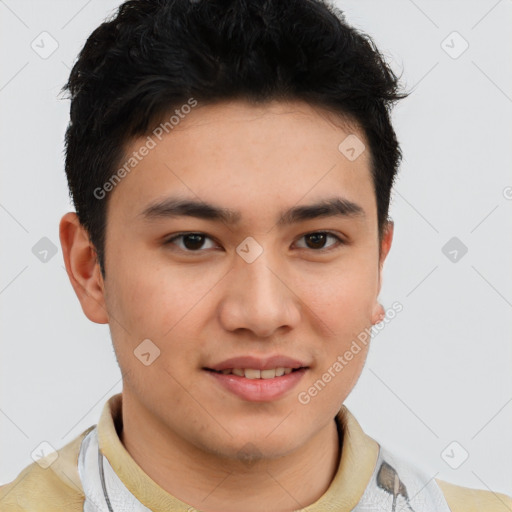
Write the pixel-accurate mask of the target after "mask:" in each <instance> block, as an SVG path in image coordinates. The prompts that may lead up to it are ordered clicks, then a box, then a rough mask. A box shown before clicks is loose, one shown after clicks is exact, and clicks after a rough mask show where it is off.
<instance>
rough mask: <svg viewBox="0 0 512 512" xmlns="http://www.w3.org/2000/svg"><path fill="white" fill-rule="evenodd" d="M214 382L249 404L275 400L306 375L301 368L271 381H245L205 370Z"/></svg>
mask: <svg viewBox="0 0 512 512" xmlns="http://www.w3.org/2000/svg"><path fill="white" fill-rule="evenodd" d="M205 371H206V372H207V373H209V374H210V375H211V376H212V377H214V378H215V380H216V381H217V382H218V383H219V384H220V385H221V386H223V387H224V389H227V390H228V391H231V392H232V393H233V394H235V395H237V396H238V397H240V398H241V399H242V400H247V401H249V402H268V401H271V400H277V399H278V398H281V397H282V396H283V395H285V394H286V393H287V392H288V391H290V390H291V389H293V388H294V387H295V386H296V385H297V384H298V382H299V381H300V380H301V379H302V376H303V375H304V374H305V373H306V371H307V368H301V369H300V370H297V371H295V372H291V373H289V374H287V375H283V376H281V377H274V378H272V379H247V378H246V377H239V376H238V375H233V374H228V375H224V374H223V373H217V372H214V371H210V370H205Z"/></svg>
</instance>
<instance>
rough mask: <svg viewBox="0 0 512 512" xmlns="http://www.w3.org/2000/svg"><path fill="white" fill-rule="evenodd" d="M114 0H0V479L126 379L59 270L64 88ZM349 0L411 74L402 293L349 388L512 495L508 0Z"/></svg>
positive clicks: (398, 117)
mask: <svg viewBox="0 0 512 512" xmlns="http://www.w3.org/2000/svg"><path fill="white" fill-rule="evenodd" d="M119 3H120V2H118V1H99V0H89V1H88V2H87V1H82V0H80V1H75V0H73V1H69V0H66V1H64V0H62V1H55V0H54V1H45V2H42V1H26V0H0V59H1V60H0V62H1V66H0V109H1V113H2V115H1V117H0V143H1V147H2V151H1V180H2V186H1V192H0V229H1V236H2V251H1V252H0V268H1V272H0V308H1V311H0V314H1V333H2V338H1V339H2V346H1V347H2V348H1V359H0V365H1V367H0V375H1V402H0V430H1V434H2V435H1V436H0V445H1V456H0V460H1V461H2V464H1V469H0V482H1V483H5V482H7V481H10V480H12V479H14V478H15V477H16V475H17V474H18V473H19V472H20V471H21V470H22V469H23V468H24V467H25V466H26V465H28V464H29V463H31V462H32V459H31V453H32V452H33V450H34V449H35V448H36V447H37V446H38V445H39V444H40V443H41V442H42V441H47V442H49V443H50V444H51V445H53V446H54V447H56V448H60V447H61V446H63V445H64V444H65V443H67V442H69V441H70V440H72V439H73V438H75V437H76V436H78V435H79V434H80V433H81V432H82V431H83V430H85V429H86V428H87V427H89V426H90V425H93V424H94V423H96V422H97V420H98V417H99V414H100V412H101V409H102V406H103V404H104V402H105V401H106V400H107V398H108V397H109V396H111V395H112V394H114V393H117V392H119V391H121V380H120V371H119V369H118V367H117V364H116V361H115V357H114V353H113V349H112V346H111V341H110V336H109V331H108V326H106V325H96V324H93V323H91V322H90V321H89V320H87V318H86V317H85V316H84V314H83V313H82V310H81V308H80V305H79V302H78V300H77V299H76V297H75V295H74V292H73V290H72V288H71V285H70V283H69V281H68V277H67V275H66V272H65V270H64V264H63V259H62V253H61V250H60V244H59V238H58V223H59V220H60V217H61V216H62V215H63V214H64V213H65V212H66V211H69V210H72V206H71V204H70V203H69V201H68V192H67V187H66V181H65V175H64V170H63V136H64V130H65V127H66V124H67V121H68V108H69V102H68V101H67V100H64V99H58V98H57V96H58V93H59V90H60V88H61V86H62V85H63V84H64V82H65V80H66V78H67V75H68V74H69V70H70V67H71V65H72V63H73V62H74V59H75V57H76V55H77V53H78V51H79V50H80V49H81V47H82V46H83V44H84V42H85V40H86V38H87V36H88V35H89V34H90V32H91V31H92V30H93V29H94V28H95V27H96V26H97V25H98V24H99V23H100V22H101V21H103V19H104V18H105V17H106V16H107V15H109V14H110V13H111V12H112V10H113V9H114V8H115V7H116V6H117V5H118V4H119ZM337 5H339V6H340V7H341V8H342V9H343V10H344V11H345V12H346V15H347V19H348V21H349V22H350V23H351V24H353V25H355V26H357V27H359V28H361V29H362V30H363V31H365V32H367V33H369V34H370V35H371V36H373V37H374V39H375V41H376V43H377V45H378V46H379V48H380V49H381V51H383V53H384V54H385V55H386V57H387V58H388V59H389V61H390V62H391V63H392V66H393V69H394V70H395V71H397V72H398V73H400V72H402V70H403V81H404V83H405V85H406V87H407V88H408V89H409V90H410V89H414V92H413V94H412V95H411V97H410V98H408V99H406V100H404V101H403V102H402V104H400V105H399V106H398V107H397V109H396V110H395V113H394V120H395V126H396V130H397V134H398V137H399V139H400V141H401V144H402V148H403V152H404V161H403V165H402V168H401V171H400V174H399V178H398V182H397V186H396V190H395V193H394V196H393V202H392V207H391V216H392V217H393V219H394V221H395V238H394V243H393V247H392V250H391V253H390V255H389V257H388V261H387V264H386V267H385V272H384V285H383V290H382V293H381V299H382V302H383V303H384V305H385V306H386V308H387V307H390V306H391V304H392V303H393V302H394V301H399V302H401V303H402V304H403V307H404V309H403V311H402V312H401V313H400V314H399V315H397V317H396V318H395V319H394V320H393V321H392V322H390V323H389V324H387V325H386V327H385V329H383V330H382V331H381V332H380V333H379V334H378V335H377V336H376V337H375V339H374V342H373V348H372V350H371V353H370V357H369V360H368V363H367V366H366V368H365V371H364V372H363V375H362V377H361V379H360V381H359V383H358V385H357V386H356V388H355V390H354V391H353V393H352V394H351V396H350V397H349V399H348V400H347V402H346V403H347V405H348V407H349V408H350V409H351V411H352V412H353V413H354V415H355V416H356V418H357V419H358V421H359V422H360V423H361V424H362V426H363V428H364V429H365V430H366V432H367V433H368V434H369V435H371V436H372V437H374V438H375V439H376V440H377V441H378V442H380V443H381V444H382V445H383V446H385V447H387V448H388V449H390V450H392V451H394V452H395V453H396V454H397V455H400V456H403V457H405V458H406V459H408V460H409V461H411V462H413V463H414V464H415V465H416V466H418V467H420V468H421V469H423V470H424V471H425V472H427V474H428V475H429V476H432V477H436V478H441V479H444V480H448V481H451V482H453V483H456V484H460V485H465V486H469V487H476V488H481V489H492V490H495V491H499V492H505V493H508V494H512V463H511V460H512V436H510V431H511V426H512V376H511V375H512V372H511V369H512V368H511V367H512V363H511V361H512V348H511V342H510V341H511V332H512V325H511V321H510V320H511V308H512V271H511V255H512V200H511V199H512V175H511V172H510V169H511V163H512V162H511V161H512V151H511V141H512V133H511V132H512V123H511V122H510V115H511V113H512V85H511V84H512V68H511V65H510V62H512V39H511V38H510V27H511V26H512V1H511V0H500V1H496V0H481V1H468V0H463V1H462V0H461V1H441V0H439V1H426V0H415V1H412V0H393V1H389V0H387V1H386V2H383V1H370V0H351V1H348V0H347V1H344V0H343V1H340V2H337ZM44 31H46V32H48V33H49V34H50V35H51V38H52V39H54V40H55V41H56V42H57V43H58V48H57V49H56V50H55V51H54V53H52V54H51V55H50V56H46V55H45V57H47V58H42V57H41V56H40V55H39V54H38V53H36V51H34V50H33V49H32V47H31V44H32V42H33V41H35V42H34V46H35V45H39V50H38V51H40V52H42V51H43V50H44V51H49V50H50V49H51V44H52V39H50V38H49V36H40V34H41V32H44ZM454 31H456V32H458V33H459V34H460V36H461V37H459V36H457V35H455V36H454V35H453V34H452V33H453V32H454ZM450 34H452V35H450ZM43 37H44V38H46V39H44V41H43V40H42V38H43ZM462 38H463V39H462ZM464 40H465V41H467V43H468V44H469V47H468V49H467V50H466V51H465V52H464V53H462V54H461V55H458V54H459V53H460V51H461V50H462V49H463V48H464V46H463V45H464ZM42 41H43V42H42ZM443 41H445V42H444V43H443ZM53 44H54V43H53ZM43 45H44V48H43ZM445 50H446V51H445ZM447 52H448V53H447ZM449 53H451V55H450V54H449ZM455 56H456V57H457V58H454V57H455ZM43 237H47V238H48V239H49V240H50V241H51V242H52V243H53V244H54V245H55V246H56V248H57V252H56V254H55V255H54V256H53V257H51V253H49V254H48V256H47V259H48V261H46V262H42V261H40V259H39V258H38V257H36V255H35V254H34V253H33V251H32V248H33V247H34V246H35V245H36V244H37V243H38V242H39V241H40V240H41V239H42V238H43ZM452 237H457V238H458V240H459V241H460V242H457V243H459V244H460V243H463V244H464V245H465V246H466V247H467V248H468V252H467V254H465V255H464V256H463V257H460V254H461V253H460V252H459V259H458V261H456V262H453V261H451V260H450V259H449V258H448V257H447V256H445V254H444V253H443V251H442V248H443V247H444V245H445V244H446V243H447V242H448V241H449V240H450V239H451V238H452ZM39 243H40V244H44V243H45V242H39ZM46 243H48V242H46ZM37 247H39V246H36V248H37ZM35 252H37V251H35ZM445 252H447V251H445ZM453 441H456V442H457V443H459V444H458V445H456V446H455V447H454V448H453V451H451V449H449V450H448V454H449V456H450V457H446V456H445V457H444V458H443V457H442V456H441V453H442V452H443V451H444V450H445V448H446V447H447V446H448V445H449V444H450V443H452V442H453ZM452 447H453V445H452ZM463 450H466V451H467V452H468V453H469V458H468V459H467V460H466V461H465V462H464V463H463V464H462V465H460V467H459V468H458V469H452V468H451V467H450V465H449V464H448V463H447V462H446V461H447V460H448V461H449V462H450V463H451V464H452V465H455V463H456V462H457V461H460V459H461V457H462V456H463V455H464V452H463Z"/></svg>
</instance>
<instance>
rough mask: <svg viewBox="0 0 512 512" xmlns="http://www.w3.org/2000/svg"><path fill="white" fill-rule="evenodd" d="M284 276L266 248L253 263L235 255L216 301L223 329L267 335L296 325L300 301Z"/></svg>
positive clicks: (281, 268) (265, 336) (264, 336)
mask: <svg viewBox="0 0 512 512" xmlns="http://www.w3.org/2000/svg"><path fill="white" fill-rule="evenodd" d="M286 276H287V273H286V272H285V271H284V269H283V265H281V266H278V265H277V263H276V262H275V261H272V259H271V258H270V255H269V254H268V253H267V252H266V251H264V252H263V253H262V254H261V255H260V256H259V257H258V258H257V259H256V260H255V261H253V262H252V263H248V262H246V261H244V260H243V259H242V258H240V257H237V259H236V260H235V263H234V268H233V269H232V271H231V272H230V273H229V277H230V280H229V284H228V286H227V288H226V289H225V293H224V296H223V299H222V300H221V303H220V305H219V308H220V311H219V317H220V322H221V323H222V325H223V327H224V329H226V330H229V331H237V330H244V329H245V330H248V331H251V333H252V334H253V336H254V337H258V338H268V337H270V336H272V335H274V334H275V333H276V332H277V331H279V330H289V329H291V328H294V327H296V326H297V325H298V323H299V321H300V316H301V302H300V299H299V297H298V295H297V294H296V293H295V292H294V290H293V285H291V283H289V282H287V281H289V279H288V280H287V279H286Z"/></svg>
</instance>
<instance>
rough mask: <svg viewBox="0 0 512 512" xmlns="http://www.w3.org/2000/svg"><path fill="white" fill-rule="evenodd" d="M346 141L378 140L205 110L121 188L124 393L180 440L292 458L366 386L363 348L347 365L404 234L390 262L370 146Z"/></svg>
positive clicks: (254, 110)
mask: <svg viewBox="0 0 512 512" xmlns="http://www.w3.org/2000/svg"><path fill="white" fill-rule="evenodd" d="M350 133H352V134H355V135H356V136H357V137H358V138H359V139H360V141H363V142H364V143H365V144H366V142H365V137H364V135H363V133H362V132H360V131H357V130H355V129H352V130H349V129H348V128H343V127H342V125H341V124H340V123H335V122H333V119H332V118H329V117H328V116H327V114H326V113H325V112H322V111H320V110H318V109H315V108H313V107H311V106H309V105H307V104H304V103H300V102H297V103H286V104H284V103H268V104H266V105H264V106H251V105H249V104H247V103H244V102H231V103H223V104H222V103H221V104H216V105H211V106H198V107H196V108H195V109H192V111H191V112H190V113H189V114H188V115H187V116H186V117H185V118H184V119H182V120H181V121H180V123H179V124H178V125H177V126H175V128H174V129H173V130H172V132H170V133H169V134H168V135H165V136H164V137H162V140H158V139H157V138H155V141H156V146H155V147H153V148H152V149H151V150H150V151H149V152H148V154H147V156H145V157H144V158H142V159H141V161H140V162H139V163H138V164H137V165H136V167H135V168H134V169H133V170H131V172H130V173H129V174H127V175H126V176H125V177H124V178H123V179H122V180H121V182H120V183H119V184H118V185H117V186H116V187H115V188H114V190H113V191H112V192H111V193H110V194H111V195H110V200H109V206H108V215H107V229H106V245H105V269H106V278H105V281H104V283H103V284H102V290H103V296H104V300H105V307H106V310H107V311H108V321H109V323H110V329H111V334H112V339H113V343H114V349H115V352H116V355H117V358H118V362H119V365H120V367H121V370H122V372H123V374H124V375H125V377H124V389H123V393H124V395H125V396H126V397H130V401H131V403H133V404H138V407H140V409H141V411H142V410H144V414H146V415H148V417H151V418H153V419H154V420H155V422H157V423H158V424H159V425H161V426H163V428H165V429H167V430H168V431H169V433H172V435H173V436H174V437H176V438H179V439H181V440H183V442H186V443H189V444H190V445H193V446H194V447H197V448H199V449H201V450H204V451H207V452H210V453H216V454H221V455H223V456H226V457H233V458H236V457H238V456H239V454H240V451H241V450H244V449H247V448H246V447H247V446H248V443H250V446H251V447H252V449H254V450H256V451H257V452H258V453H260V454H262V455H263V456H266V457H277V456H281V455H284V454H286V453H290V452H292V451H293V450H295V449H297V448H298V447H300V446H301V445H304V444H305V443H307V441H308V440H309V439H311V438H312V437H313V436H314V435H315V434H316V433H317V432H319V430H320V429H322V428H323V427H325V426H326V425H327V424H328V423H329V422H331V421H333V418H334V416H335V415H336V413H337V412H338V411H339V409H340V407H341V405H342V402H343V401H344V399H345V398H346V397H347V395H348V394H349V393H350V391H351V390H352V388H353V387H354V385H355V383H356V381H357V379H358V377H359V375H360V373H361V371H362V368H363V365H364V361H365V358H366V353H367V345H366V346H365V345H361V349H360V351H359V352H358V353H357V354H355V355H354V356H353V358H352V359H351V360H350V361H346V358H343V359H344V361H345V363H344V364H343V365H342V366H343V367H342V369H341V370H339V366H336V364H335V363H336V362H337V361H338V363H339V362H340V359H339V356H343V355H344V354H345V353H346V351H347V350H349V349H350V347H351V344H352V342H353V341H354V340H356V339H357V336H358V335H359V334H360V333H361V332H363V331H364V330H365V328H370V327H371V325H372V324H373V323H375V322H376V321H377V320H378V319H379V315H381V314H382V308H381V306H379V304H378V302H377V298H378V293H379V290H380V271H381V265H382V263H383V260H384V258H385V256H386V254H387V251H388V250H389V245H390V243H391V234H392V229H391V228H392V226H391V227H390V229H389V230H388V232H387V234H386V236H385V238H384V241H383V253H382V255H381V258H380V259H379V240H378V231H377V207H376V199H375V195H374V191H373V185H372V179H371V176H370V155H369V154H368V153H369V152H368V151H367V150H366V151H364V152H363V153H362V154H361V155H360V156H359V157H358V158H357V159H355V160H353V159H352V160H351V159H349V158H347V157H346V156H345V155H344V154H343V153H342V152H341V151H340V150H339V149H338V146H339V145H340V143H341V142H342V141H343V140H344V139H345V138H346V137H347V136H348V135H349V134H350ZM146 142H147V138H146V137H142V138H140V139H138V140H136V141H132V142H131V143H130V145H129V147H128V148H127V155H128V156H129V155H131V154H132V153H133V151H137V150H139V149H140V148H141V147H142V146H143V145H144V144H145V143H146ZM180 201H181V203H180ZM192 201H193V202H199V207H198V206H193V205H191V204H188V205H187V204H185V203H187V202H192ZM205 203H207V204H208V205H210V206H211V208H206V207H205ZM321 203H324V208H320V209H319V208H318V205H319V204H321ZM201 205H202V208H201V207H200V206H201ZM325 205H330V207H329V208H326V207H325ZM86 313H87V311H86ZM143 340H151V341H145V342H144V344H143V345H141V342H143ZM158 351H159V352H158ZM141 354H145V355H143V356H142V357H141ZM137 355H138V356H139V357H137ZM155 357H156V358H155ZM141 359H142V360H143V361H141ZM144 363H146V364H144ZM340 364H341V363H340ZM276 368H277V369H278V370H277V375H276V374H275V372H274V371H273V370H275V369H276ZM283 368H286V370H283ZM335 368H336V369H337V370H336V369H335ZM289 369H291V370H292V371H291V372H290V370H289ZM329 369H330V371H329ZM222 370H224V372H222ZM246 370H247V371H246ZM262 370H263V371H262ZM233 371H234V373H233ZM283 372H285V373H284V374H283V375H281V374H282V373H283ZM326 372H327V373H330V375H331V378H330V379H328V378H327V377H325V374H326ZM258 375H259V376H260V378H257V377H258ZM262 377H265V378H262ZM319 380H321V381H322V383H323V385H318V381H319ZM326 381H327V382H326ZM315 383H317V385H316V390H317V391H316V393H315V392H314V391H312V392H308V390H310V389H311V388H312V387H314V385H315ZM308 397H309V398H308ZM244 447H245V448H244Z"/></svg>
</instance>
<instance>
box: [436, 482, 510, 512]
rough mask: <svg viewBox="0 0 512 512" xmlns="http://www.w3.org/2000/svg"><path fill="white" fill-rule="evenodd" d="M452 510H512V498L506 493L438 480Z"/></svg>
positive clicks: (488, 511) (475, 511) (465, 511)
mask: <svg viewBox="0 0 512 512" xmlns="http://www.w3.org/2000/svg"><path fill="white" fill-rule="evenodd" d="M436 482H437V485H438V486H439V487H440V488H441V491H442V492H443V494H444V497H445V499H446V501H447V503H448V505H449V507H450V510H451V511H452V512H480V511H485V512H510V511H511V510H512V498H511V497H510V496H507V495H505V494H501V493H496V492H493V491H485V490H481V489H470V488H469V487H461V486H460V485H454V484H451V483H449V482H445V481H443V480H437V479H436Z"/></svg>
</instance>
